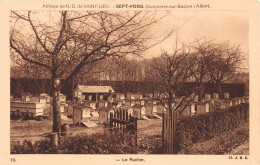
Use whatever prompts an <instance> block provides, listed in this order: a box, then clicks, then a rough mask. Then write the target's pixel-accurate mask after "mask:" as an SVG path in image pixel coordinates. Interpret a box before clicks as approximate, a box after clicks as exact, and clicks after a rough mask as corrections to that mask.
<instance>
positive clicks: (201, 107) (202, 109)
mask: <svg viewBox="0 0 260 165" xmlns="http://www.w3.org/2000/svg"><path fill="white" fill-rule="evenodd" d="M208 112H210V102H209V101H208V102H201V103H198V104H197V114H203V113H208Z"/></svg>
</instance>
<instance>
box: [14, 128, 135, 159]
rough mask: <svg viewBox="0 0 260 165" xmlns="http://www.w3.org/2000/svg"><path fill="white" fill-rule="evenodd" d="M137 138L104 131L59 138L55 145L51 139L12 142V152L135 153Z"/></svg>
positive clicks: (126, 134)
mask: <svg viewBox="0 0 260 165" xmlns="http://www.w3.org/2000/svg"><path fill="white" fill-rule="evenodd" d="M134 153H136V147H135V138H134V136H133V135H132V134H129V133H121V132H112V131H111V132H109V131H108V132H104V133H96V134H93V135H86V134H82V135H76V136H69V137H64V138H60V139H59V146H58V147H55V146H53V145H52V144H51V141H50V140H49V139H46V140H42V141H36V142H34V143H32V142H31V141H24V142H23V143H22V144H20V143H19V142H15V143H12V144H11V154H134Z"/></svg>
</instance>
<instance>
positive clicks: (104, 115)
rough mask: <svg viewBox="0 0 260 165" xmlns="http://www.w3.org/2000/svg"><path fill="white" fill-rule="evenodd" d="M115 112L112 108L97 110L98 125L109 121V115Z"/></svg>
mask: <svg viewBox="0 0 260 165" xmlns="http://www.w3.org/2000/svg"><path fill="white" fill-rule="evenodd" d="M114 112H115V110H114V109H112V108H107V107H102V108H100V109H99V119H98V120H99V123H107V122H109V119H110V113H112V114H114Z"/></svg>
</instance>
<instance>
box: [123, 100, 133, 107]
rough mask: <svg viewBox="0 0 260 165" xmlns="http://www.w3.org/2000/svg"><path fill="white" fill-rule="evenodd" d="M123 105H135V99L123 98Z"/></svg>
mask: <svg viewBox="0 0 260 165" xmlns="http://www.w3.org/2000/svg"><path fill="white" fill-rule="evenodd" d="M125 105H126V106H130V107H132V106H134V105H135V100H131V99H127V100H125Z"/></svg>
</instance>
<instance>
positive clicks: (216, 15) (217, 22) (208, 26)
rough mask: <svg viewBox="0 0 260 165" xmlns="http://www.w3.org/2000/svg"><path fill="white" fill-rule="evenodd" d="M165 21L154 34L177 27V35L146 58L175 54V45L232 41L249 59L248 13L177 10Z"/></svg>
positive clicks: (152, 49)
mask: <svg viewBox="0 0 260 165" xmlns="http://www.w3.org/2000/svg"><path fill="white" fill-rule="evenodd" d="M170 14H171V16H169V17H168V18H167V19H166V20H165V21H164V22H162V23H161V24H160V25H159V26H158V27H155V28H154V31H153V30H152V31H153V32H160V31H163V30H169V28H171V27H175V30H174V33H173V36H171V37H169V38H167V39H166V40H164V41H163V42H162V43H160V44H158V45H156V46H155V47H153V48H151V49H150V50H148V51H147V52H146V53H145V55H144V58H152V57H157V56H160V53H161V51H162V50H164V51H167V52H169V53H170V52H172V51H173V45H174V44H175V42H176V36H177V41H178V43H186V44H187V43H189V42H192V41H194V40H195V39H196V38H197V39H206V40H214V41H216V42H225V41H229V42H230V43H231V44H232V45H240V46H241V49H242V51H243V52H244V53H245V55H246V56H248V50H249V48H248V47H249V22H248V12H246V11H196V12H195V11H185V12H183V11H179V12H177V11H175V12H171V13H170Z"/></svg>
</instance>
